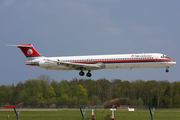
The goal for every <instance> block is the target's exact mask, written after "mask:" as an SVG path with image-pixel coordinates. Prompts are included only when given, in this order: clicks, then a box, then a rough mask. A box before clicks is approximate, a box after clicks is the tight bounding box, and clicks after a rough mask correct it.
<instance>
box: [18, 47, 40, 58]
mask: <svg viewBox="0 0 180 120" xmlns="http://www.w3.org/2000/svg"><path fill="white" fill-rule="evenodd" d="M17 47H18V48H20V49H21V51H22V52H23V53H24V55H25V56H26V57H36V56H41V54H39V53H38V52H37V51H36V50H35V49H34V47H33V45H32V44H23V45H17Z"/></svg>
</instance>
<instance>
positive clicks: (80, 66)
mask: <svg viewBox="0 0 180 120" xmlns="http://www.w3.org/2000/svg"><path fill="white" fill-rule="evenodd" d="M45 60H47V61H51V62H56V63H57V65H63V66H66V67H69V68H70V69H75V70H98V69H101V68H102V65H101V64H82V63H71V62H60V61H55V60H50V59H45Z"/></svg>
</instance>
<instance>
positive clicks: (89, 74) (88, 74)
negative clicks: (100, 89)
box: [79, 70, 92, 77]
mask: <svg viewBox="0 0 180 120" xmlns="http://www.w3.org/2000/svg"><path fill="white" fill-rule="evenodd" d="M90 72H91V71H90V70H88V73H86V76H87V77H91V75H92V74H91V73H90ZM79 75H80V76H84V72H83V71H82V70H81V71H80V72H79Z"/></svg>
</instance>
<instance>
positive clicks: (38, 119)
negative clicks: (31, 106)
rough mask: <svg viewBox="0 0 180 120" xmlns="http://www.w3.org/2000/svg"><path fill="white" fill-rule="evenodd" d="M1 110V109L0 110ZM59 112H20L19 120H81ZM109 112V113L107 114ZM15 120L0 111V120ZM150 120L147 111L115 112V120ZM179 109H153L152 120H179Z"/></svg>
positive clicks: (76, 113)
mask: <svg viewBox="0 0 180 120" xmlns="http://www.w3.org/2000/svg"><path fill="white" fill-rule="evenodd" d="M1 110H2V109H1ZM58 110H59V111H23V109H22V111H21V113H20V117H19V120H82V116H81V112H80V110H79V109H61V110H60V109H58ZM103 110H104V109H98V110H96V119H97V120H102V119H101V115H102V114H101V113H102V112H103ZM110 113H111V111H109V114H110ZM107 114H108V110H106V111H105V112H104V113H103V117H105V116H106V115H107ZM7 115H9V116H10V118H9V120H16V115H15V112H14V111H0V120H7V118H6V116H7ZM87 117H91V110H90V109H88V110H87V111H86V114H85V119H86V118H87ZM120 119H121V120H151V116H150V112H149V110H148V109H139V110H138V109H136V110H135V111H134V112H128V111H127V110H117V111H115V120H120ZM179 119H180V109H155V113H154V120H179Z"/></svg>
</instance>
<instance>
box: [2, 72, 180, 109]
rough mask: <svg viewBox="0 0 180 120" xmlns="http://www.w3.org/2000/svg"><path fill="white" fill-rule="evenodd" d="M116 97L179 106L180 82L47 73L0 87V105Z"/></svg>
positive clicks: (98, 101) (96, 101) (76, 102)
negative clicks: (59, 77)
mask: <svg viewBox="0 0 180 120" xmlns="http://www.w3.org/2000/svg"><path fill="white" fill-rule="evenodd" d="M115 99H116V100H117V99H118V100H120V101H119V102H118V105H136V106H139V105H147V106H154V107H156V108H179V107H180V101H179V100H180V82H179V81H178V82H173V83H170V82H169V81H167V80H162V81H156V80H148V81H144V80H135V81H131V82H130V81H127V80H120V79H113V80H111V81H109V80H107V79H105V78H104V79H98V80H91V79H77V78H74V79H72V80H70V81H67V80H62V81H60V82H58V81H55V80H51V78H50V77H49V76H48V75H41V76H39V77H38V79H29V80H26V81H25V82H18V84H17V85H14V84H12V85H1V86H0V105H18V104H23V105H52V104H56V105H89V104H90V101H93V102H94V104H95V105H102V104H104V103H106V102H107V101H112V100H115Z"/></svg>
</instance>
